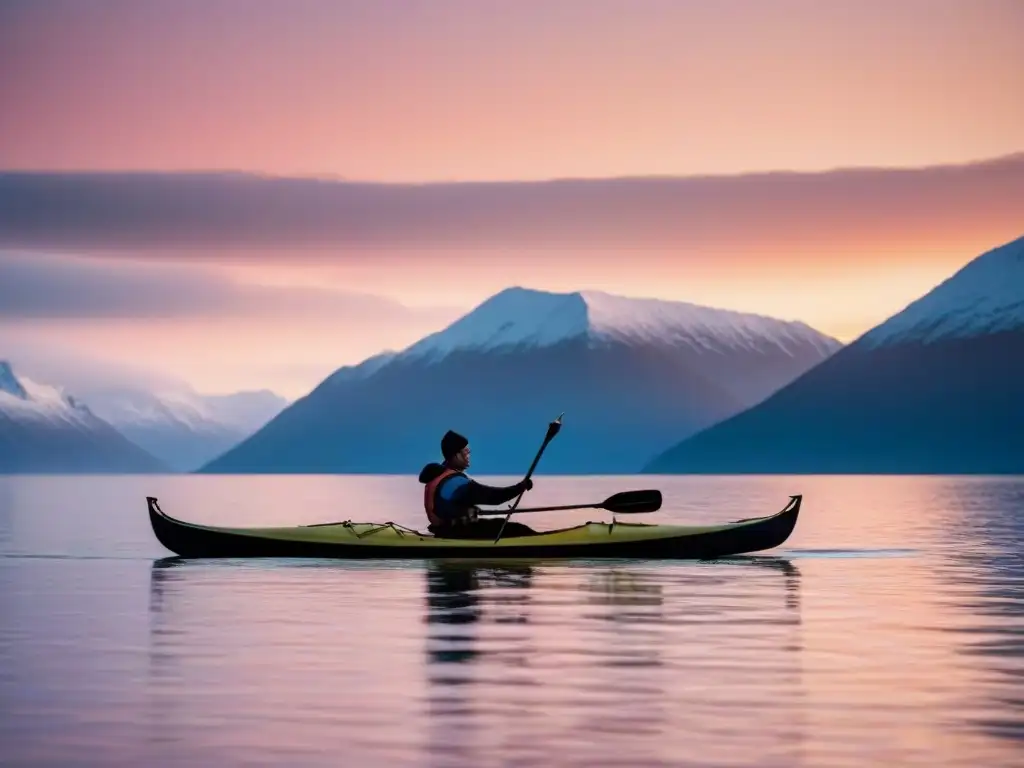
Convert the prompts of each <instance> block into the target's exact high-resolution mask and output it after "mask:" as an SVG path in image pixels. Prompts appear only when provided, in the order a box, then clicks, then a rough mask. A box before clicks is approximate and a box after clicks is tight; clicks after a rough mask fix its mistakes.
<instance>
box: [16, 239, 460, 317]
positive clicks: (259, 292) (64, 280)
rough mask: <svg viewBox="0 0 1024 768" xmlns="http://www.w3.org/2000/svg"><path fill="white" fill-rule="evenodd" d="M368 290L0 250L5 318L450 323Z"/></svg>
mask: <svg viewBox="0 0 1024 768" xmlns="http://www.w3.org/2000/svg"><path fill="white" fill-rule="evenodd" d="M456 313H457V310H456V309H453V308H443V307H442V308H431V309H412V308H409V307H406V306H404V305H402V304H400V303H398V302H397V301H393V300H390V299H387V298H382V297H379V296H373V295H370V294H365V293H357V292H344V291H338V290H331V289H327V288H314V287H306V286H266V285H254V284H247V283H244V282H239V281H236V280H232V279H229V278H227V277H224V276H221V275H218V274H216V273H215V272H214V271H212V270H210V269H205V268H202V267H200V266H195V265H181V264H167V263H157V264H146V263H138V262H133V261H124V260H117V259H101V258H81V257H76V256H62V255H51V254H39V253H0V318H9V319H13V318H22V319H56V318H63V319H90V318H187V319H196V318H202V317H247V316H258V317H260V318H263V319H271V318H286V319H288V320H289V321H297V320H302V319H304V318H314V319H315V318H322V319H326V320H331V321H334V322H351V323H359V322H388V323H395V322H401V321H403V320H408V319H410V318H416V319H421V320H422V319H438V320H441V319H449V318H451V317H453V316H454V315H455V314H456Z"/></svg>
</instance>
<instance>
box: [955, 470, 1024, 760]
mask: <svg viewBox="0 0 1024 768" xmlns="http://www.w3.org/2000/svg"><path fill="white" fill-rule="evenodd" d="M939 496H940V499H941V506H940V507H939V508H941V509H945V510H947V514H948V515H949V522H950V525H951V528H953V529H954V530H956V531H957V532H958V534H959V538H960V540H959V541H958V542H957V545H956V546H954V547H951V548H950V557H949V560H948V561H947V562H945V563H944V565H943V567H942V569H941V570H942V573H943V576H944V578H945V579H946V581H947V584H948V588H949V595H950V596H951V600H949V602H952V603H953V604H954V605H955V606H956V608H958V609H959V610H960V611H962V612H963V613H964V614H965V619H966V620H965V621H964V623H963V624H962V625H960V626H958V627H955V628H954V629H953V630H952V631H953V632H955V633H956V634H959V635H961V636H962V641H961V645H960V648H959V652H960V653H961V654H962V655H963V656H964V657H966V658H967V659H969V660H971V662H973V663H975V664H978V665H981V667H982V669H981V670H980V673H981V677H983V678H984V685H982V686H979V689H980V690H981V691H983V692H984V696H985V699H986V700H985V701H984V702H983V703H982V704H981V706H980V707H971V706H965V707H964V708H963V711H965V712H971V711H972V709H981V711H982V712H983V714H977V715H974V716H969V717H968V718H966V719H967V722H968V724H969V726H970V727H973V728H975V729H978V730H980V731H981V732H983V733H985V734H987V735H989V736H995V737H997V738H1000V739H1005V740H1008V741H1010V742H1013V743H1016V744H1020V743H1021V742H1024V695H1022V693H1021V691H1022V690H1024V484H1022V483H1021V482H1020V481H1019V480H1017V479H1002V480H993V479H986V481H985V482H984V484H982V483H966V484H965V483H963V482H959V483H955V484H954V483H949V484H944V485H943V486H942V487H941V488H940V489H939Z"/></svg>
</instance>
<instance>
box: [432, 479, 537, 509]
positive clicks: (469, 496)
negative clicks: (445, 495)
mask: <svg viewBox="0 0 1024 768" xmlns="http://www.w3.org/2000/svg"><path fill="white" fill-rule="evenodd" d="M456 482H458V485H457V486H456V487H454V488H452V500H453V501H454V502H455V503H456V504H459V505H460V506H467V507H481V506H484V507H486V506H491V507H493V506H497V505H498V504H504V503H505V502H506V501H511V500H512V499H514V498H515V497H516V496H518V495H519V494H520V493H523V492H524V491H528V490H530V489H531V488H533V480H529V479H527V480H521V481H520V482H518V483H516V484H515V485H507V486H494V485H484V484H483V483H478V482H477V481H476V480H470V479H469V478H467V477H458V478H452V479H451V480H449V481H448V483H456Z"/></svg>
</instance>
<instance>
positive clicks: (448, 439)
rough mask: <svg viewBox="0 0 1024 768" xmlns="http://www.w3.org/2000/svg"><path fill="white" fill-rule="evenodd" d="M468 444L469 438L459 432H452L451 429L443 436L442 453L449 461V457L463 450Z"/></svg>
mask: <svg viewBox="0 0 1024 768" xmlns="http://www.w3.org/2000/svg"><path fill="white" fill-rule="evenodd" d="M467 445H469V440H467V439H466V438H464V437H463V436H462V435H460V434H459V433H458V432H452V431H451V430H450V429H449V430H448V431H447V432H446V433H445V435H444V437H442V438H441V455H442V456H444V460H445V461H448V459H450V458H451V457H452V456H454V455H455V454H456V453H458V452H459V451H461V450H462V449H463V448H465V447H466V446H467Z"/></svg>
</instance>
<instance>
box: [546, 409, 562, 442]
mask: <svg viewBox="0 0 1024 768" xmlns="http://www.w3.org/2000/svg"><path fill="white" fill-rule="evenodd" d="M563 416H565V414H564V413H560V414H558V418H557V419H555V420H554V421H552V422H551V423H550V424H548V434H547V437H545V438H544V439H545V441H548V440H551V439H552V438H554V436H555V435H557V434H558V430H560V429H561V428H562V417H563Z"/></svg>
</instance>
